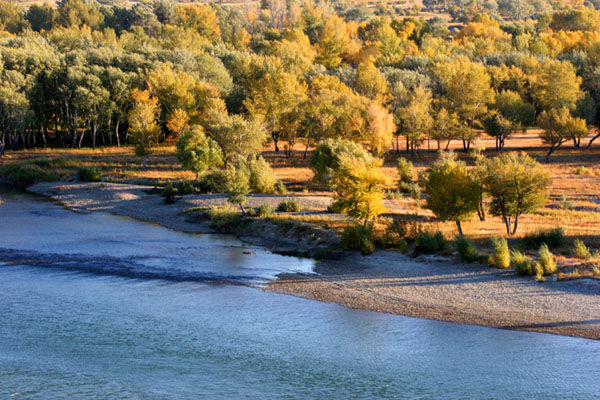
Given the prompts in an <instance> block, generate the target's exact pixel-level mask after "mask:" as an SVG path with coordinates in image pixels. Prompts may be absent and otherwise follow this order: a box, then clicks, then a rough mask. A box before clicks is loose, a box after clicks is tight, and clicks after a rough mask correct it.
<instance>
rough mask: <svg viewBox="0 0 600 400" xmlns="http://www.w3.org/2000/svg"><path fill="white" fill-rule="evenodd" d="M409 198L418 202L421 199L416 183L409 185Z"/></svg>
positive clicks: (419, 187) (419, 188)
mask: <svg viewBox="0 0 600 400" xmlns="http://www.w3.org/2000/svg"><path fill="white" fill-rule="evenodd" d="M409 192H410V197H412V198H413V199H415V200H419V199H420V198H421V186H419V184H418V183H416V182H413V183H411V184H410V189H409Z"/></svg>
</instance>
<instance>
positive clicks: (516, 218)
mask: <svg viewBox="0 0 600 400" xmlns="http://www.w3.org/2000/svg"><path fill="white" fill-rule="evenodd" d="M518 227H519V214H517V215H515V224H514V227H513V230H512V234H513V235H514V234H515V233H517V228H518Z"/></svg>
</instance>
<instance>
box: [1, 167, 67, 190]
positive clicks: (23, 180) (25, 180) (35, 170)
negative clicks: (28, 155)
mask: <svg viewBox="0 0 600 400" xmlns="http://www.w3.org/2000/svg"><path fill="white" fill-rule="evenodd" d="M0 176H2V177H6V178H8V179H9V180H10V182H11V183H12V184H13V185H15V186H17V187H20V188H26V187H27V186H29V185H31V184H33V183H35V182H47V181H54V180H56V176H55V175H54V174H53V173H52V172H50V171H47V170H45V169H43V168H41V167H40V166H38V165H35V164H29V163H19V164H12V165H8V166H6V167H4V168H2V169H0Z"/></svg>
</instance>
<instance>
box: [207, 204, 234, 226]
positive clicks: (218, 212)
mask: <svg viewBox="0 0 600 400" xmlns="http://www.w3.org/2000/svg"><path fill="white" fill-rule="evenodd" d="M208 218H209V219H210V224H211V225H212V226H214V227H217V228H220V227H222V226H225V225H231V224H234V223H237V222H238V221H239V220H240V213H239V212H238V210H237V209H236V208H235V207H233V206H231V205H229V204H227V205H224V206H212V207H210V210H208Z"/></svg>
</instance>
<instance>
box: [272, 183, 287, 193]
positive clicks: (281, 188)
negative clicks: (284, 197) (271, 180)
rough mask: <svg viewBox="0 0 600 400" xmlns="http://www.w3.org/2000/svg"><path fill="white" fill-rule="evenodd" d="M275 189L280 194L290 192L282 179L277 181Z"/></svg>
mask: <svg viewBox="0 0 600 400" xmlns="http://www.w3.org/2000/svg"><path fill="white" fill-rule="evenodd" d="M274 189H275V193H279V194H286V193H287V192H288V190H287V188H286V187H285V185H284V184H283V182H281V181H277V182H276V183H275V187H274Z"/></svg>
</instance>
